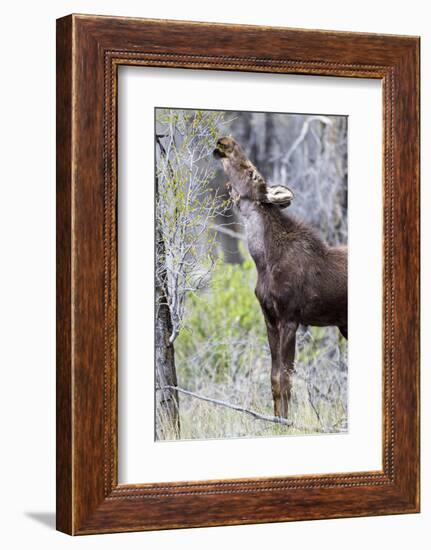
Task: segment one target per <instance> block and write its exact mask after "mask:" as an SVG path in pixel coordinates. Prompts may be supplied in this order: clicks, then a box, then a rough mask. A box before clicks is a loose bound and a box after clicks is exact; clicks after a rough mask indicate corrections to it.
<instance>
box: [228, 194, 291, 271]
mask: <svg viewBox="0 0 431 550" xmlns="http://www.w3.org/2000/svg"><path fill="white" fill-rule="evenodd" d="M238 208H239V211H240V213H241V216H242V218H243V220H244V225H245V230H246V235H247V244H248V249H249V252H250V254H251V256H252V258H253V260H254V262H255V263H256V267H257V269H258V270H260V269H266V266H267V265H268V263H269V261H270V258H269V255H270V254H271V251H272V250H273V249H274V247H273V246H270V243H276V242H279V241H280V238H279V237H278V238H277V235H280V233H281V232H285V231H286V230H288V225H289V221H290V220H288V218H285V219H283V218H282V215H281V213H280V210H279V208H278V207H276V206H273V205H271V204H262V203H260V202H256V201H252V200H244V199H240V201H239V203H238Z"/></svg>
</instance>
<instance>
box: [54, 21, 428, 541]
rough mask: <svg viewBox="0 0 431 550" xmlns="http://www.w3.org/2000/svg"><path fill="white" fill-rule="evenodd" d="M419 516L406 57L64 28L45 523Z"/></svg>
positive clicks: (295, 36) (139, 524) (355, 44)
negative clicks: (50, 503)
mask: <svg viewBox="0 0 431 550" xmlns="http://www.w3.org/2000/svg"><path fill="white" fill-rule="evenodd" d="M418 511H419V39H418V38H417V37H408V36H389V35H376V34H357V33H342V32H332V31H314V30H313V31H308V30H297V29H288V28H270V27H256V26H242V25H225V24H213V23H211V24H210V23H192V22H180V21H158V20H146V19H131V18H117V17H99V16H90V15H70V16H67V17H64V18H62V19H59V20H58V21H57V528H58V529H59V530H61V531H63V532H66V533H69V534H91V533H104V532H118V531H138V530H149V529H168V528H179V527H197V526H210V525H232V524H241V523H261V522H273V521H291V520H304V519H319V518H337V517H347V516H365V515H380V514H381V515H383V514H398V513H413V512H418Z"/></svg>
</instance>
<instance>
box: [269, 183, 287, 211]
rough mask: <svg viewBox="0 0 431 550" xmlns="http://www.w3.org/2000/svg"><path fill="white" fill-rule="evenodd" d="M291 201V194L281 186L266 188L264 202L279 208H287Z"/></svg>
mask: <svg viewBox="0 0 431 550" xmlns="http://www.w3.org/2000/svg"><path fill="white" fill-rule="evenodd" d="M292 199H293V192H292V191H291V190H290V189H289V188H288V187H284V186H283V185H275V186H273V187H267V188H266V194H265V199H264V202H267V203H271V204H276V205H278V206H280V208H285V207H286V206H289V204H290V203H291V202H292Z"/></svg>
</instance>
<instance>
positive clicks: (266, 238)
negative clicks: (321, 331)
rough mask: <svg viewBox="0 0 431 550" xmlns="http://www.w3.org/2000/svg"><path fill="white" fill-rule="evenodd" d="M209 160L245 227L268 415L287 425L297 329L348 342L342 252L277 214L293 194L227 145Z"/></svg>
mask: <svg viewBox="0 0 431 550" xmlns="http://www.w3.org/2000/svg"><path fill="white" fill-rule="evenodd" d="M214 156H215V157H217V158H219V159H220V160H221V162H222V164H223V168H224V171H225V173H226V174H227V176H228V178H229V181H228V184H227V185H228V186H229V188H230V193H231V196H232V199H233V201H234V203H235V204H236V206H237V208H238V210H239V212H240V214H241V216H242V218H243V220H244V224H245V229H246V235H247V242H248V248H249V251H250V254H251V256H252V257H253V260H254V262H255V264H256V268H257V274H258V278H257V285H256V296H257V298H258V300H259V303H260V306H261V308H262V312H263V315H264V318H265V322H266V328H267V332H268V341H269V347H270V349H271V361H272V368H271V387H272V395H273V399H274V414H275V416H278V417H283V418H287V417H288V412H289V400H290V393H291V374H292V371H293V368H294V360H295V343H296V330H297V328H298V325H299V324H302V325H311V326H319V327H325V326H337V327H338V328H339V329H340V331H341V334H342V335H343V336H344V337H345V338H347V248H346V247H330V246H328V245H327V244H326V243H325V242H324V241H322V239H320V238H319V237H318V236H317V235H316V234H315V232H314V231H313V229H312V228H311V227H309V226H307V225H306V224H304V223H302V222H299V221H297V220H295V219H294V218H292V217H290V216H287V215H285V214H282V213H281V209H282V208H285V207H287V206H289V205H290V203H291V202H292V200H293V193H292V191H291V190H290V189H288V188H287V187H284V186H281V185H278V186H275V187H269V186H268V185H267V184H266V182H265V180H264V178H263V177H262V176H261V174H260V173H259V172H258V170H257V169H256V167H255V166H254V165H253V164H252V163H251V162H250V160H249V159H248V158H247V157H246V155H245V154H244V152H243V150H242V148H241V147H240V145H239V144H238V143H237V142H236V141H235V140H234V139H233V138H231V137H223V138H221V139H219V140H218V142H217V146H216V149H215V150H214Z"/></svg>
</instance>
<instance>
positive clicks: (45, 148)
mask: <svg viewBox="0 0 431 550" xmlns="http://www.w3.org/2000/svg"><path fill="white" fill-rule="evenodd" d="M427 4H428V3H427V2H421V1H419V0H410V2H408V3H406V2H405V1H403V2H400V1H398V2H395V1H387V0H385V1H381V2H375V1H371V0H363V1H362V2H360V3H359V2H351V3H346V2H345V0H340V1H330V0H327V1H326V2H321V1H319V0H315V1H311V0H302V2H297V3H283V2H279V1H277V0H266V1H265V3H264V4H263V5H262V4H261V3H257V2H256V3H255V4H254V5H253V4H252V3H251V2H248V1H247V2H245V1H237V2H235V3H234V2H230V3H229V4H223V3H220V2H207V3H203V2H202V1H201V2H199V1H191V0H190V1H187V0H183V1H181V2H178V1H176V2H175V1H173V0H165V2H163V3H156V2H148V3H143V2H142V1H141V2H138V1H132V0H121V1H120V0H116V1H113V0H103V2H102V1H95V0H88V1H84V0H76V1H73V2H72V1H66V0H56V1H55V2H54V1H52V2H44V3H34V2H20V1H19V0H17V1H15V2H13V3H12V2H8V3H6V4H5V5H4V6H3V11H2V28H1V33H0V36H1V40H2V41H4V44H3V43H2V50H1V51H2V54H3V55H2V86H1V88H0V90H1V91H0V94H1V101H0V109H1V113H0V115H1V116H0V128H1V137H2V147H1V152H2V156H1V159H2V164H1V167H2V170H1V183H0V185H1V192H2V196H1V200H0V208H1V212H0V224H1V232H0V235H1V249H0V250H1V260H2V262H1V266H2V270H1V272H0V273H1V275H0V277H1V285H0V293H1V296H0V308H1V309H0V312H1V327H0V328H1V331H0V334H1V343H2V355H1V359H2V362H1V366H2V375H3V378H2V384H1V397H0V408H1V409H0V413H1V416H0V418H1V436H2V437H1V449H2V453H1V458H0V460H1V475H2V480H1V499H0V506H1V511H0V518H1V525H2V530H1V543H2V546H3V547H5V548H8V549H9V548H21V547H26V548H44V549H62V548H66V547H72V546H73V547H76V548H78V547H79V548H104V549H109V548H118V547H120V548H126V549H127V548H142V547H147V548H151V549H160V548H187V550H189V549H192V550H193V549H198V548H202V547H205V548H214V549H215V548H217V549H218V548H220V547H226V548H239V547H247V548H249V549H252V548H253V549H254V548H255V549H258V548H259V549H260V548H262V547H268V546H270V545H273V544H276V545H277V546H281V547H287V546H291V547H293V546H295V547H300V548H301V549H308V548H317V547H318V548H331V549H341V548H342V549H345V548H346V547H348V548H349V550H354V549H363V548H364V547H382V546H385V547H388V548H391V549H400V550H401V549H405V548H406V547H412V548H419V549H422V548H428V546H429V536H428V532H429V525H430V522H431V502H430V490H431V478H430V469H429V464H430V462H431V453H430V433H431V429H430V428H431V426H430V422H429V418H430V412H431V405H430V403H431V399H430V397H431V396H430V383H431V376H430V369H429V364H430V361H431V339H430V338H429V337H428V338H427V337H425V338H423V343H422V357H423V359H422V363H423V369H422V386H423V388H424V392H423V393H424V398H423V407H422V425H423V438H422V453H423V464H424V467H423V475H422V510H423V512H422V514H421V515H411V516H392V517H381V518H360V519H359V518H358V519H342V520H330V521H319V522H299V523H288V524H277V525H256V526H241V527H223V528H213V529H195V530H188V531H170V532H155V533H133V534H121V535H101V536H92V537H85V538H79V539H76V538H75V539H72V538H70V537H67V536H65V535H63V534H60V533H56V532H55V531H54V530H53V523H54V516H53V514H54V500H55V499H54V495H55V493H54V456H55V454H54V443H55V440H54V426H55V421H54V412H55V406H54V395H55V388H54V383H55V371H54V362H55V353H54V350H55V348H54V344H55V342H54V334H55V332H54V321H55V308H54V296H55V294H54V286H55V277H54V261H55V257H54V250H55V238H54V234H55V231H54V230H55V223H54V220H55V201H54V189H55V169H54V167H55V87H54V82H55V62H54V60H55V21H54V20H55V18H56V17H60V16H62V15H64V14H67V13H70V12H72V11H74V12H82V13H105V14H114V15H130V16H141V17H144V16H146V17H159V18H176V19H194V20H209V21H221V22H232V23H254V24H264V25H285V26H293V27H304V28H323V29H339V30H352V31H370V32H386V33H404V34H416V35H421V36H422V67H423V73H422V82H423V87H422V98H424V100H423V101H422V125H423V132H422V150H423V151H424V152H428V151H429V150H430V148H431V121H430V105H429V98H430V97H431V80H430V70H429V67H430V66H431V43H430V39H431V30H430V27H429V14H428V13H427V11H428V10H427V9H426V8H427ZM262 6H263V7H262ZM430 175H431V173H430V164H429V162H428V161H427V158H426V156H425V155H423V166H422V182H423V183H422V187H423V192H422V212H423V216H422V220H423V221H422V242H423V251H424V257H423V262H422V293H423V298H422V300H423V303H422V309H423V315H422V327H423V329H422V330H423V334H424V335H428V334H430V331H431V286H430V281H431V258H430V253H429V250H430V249H431V239H430V238H431V221H430V220H431V217H430V216H429V215H428V214H427V212H428V211H429V209H430V208H431V188H430V186H429V181H430Z"/></svg>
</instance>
